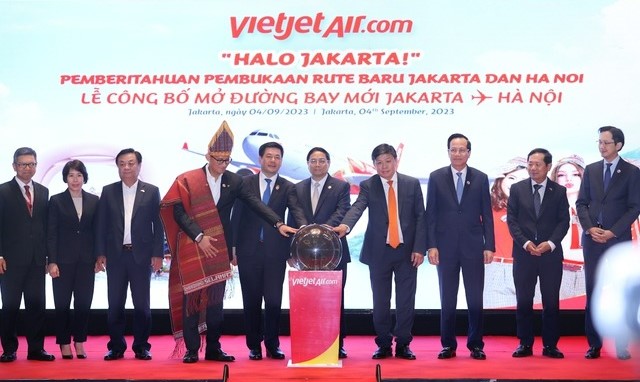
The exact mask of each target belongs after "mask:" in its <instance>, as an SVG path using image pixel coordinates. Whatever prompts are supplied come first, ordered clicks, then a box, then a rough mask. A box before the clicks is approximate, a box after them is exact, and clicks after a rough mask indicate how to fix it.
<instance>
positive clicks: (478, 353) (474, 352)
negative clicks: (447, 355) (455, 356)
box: [471, 347, 487, 360]
mask: <svg viewBox="0 0 640 382" xmlns="http://www.w3.org/2000/svg"><path fill="white" fill-rule="evenodd" d="M471 358H473V359H478V360H483V359H487V355H486V354H485V353H484V350H482V349H480V348H479V347H475V348H473V349H471Z"/></svg>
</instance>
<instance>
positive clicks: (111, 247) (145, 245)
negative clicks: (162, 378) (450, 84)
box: [96, 181, 164, 353]
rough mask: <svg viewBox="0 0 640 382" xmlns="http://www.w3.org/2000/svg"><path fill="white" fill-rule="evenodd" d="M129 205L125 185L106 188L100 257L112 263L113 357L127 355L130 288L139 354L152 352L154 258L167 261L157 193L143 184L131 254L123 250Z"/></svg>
mask: <svg viewBox="0 0 640 382" xmlns="http://www.w3.org/2000/svg"><path fill="white" fill-rule="evenodd" d="M124 218H125V216H124V199H123V196H122V182H116V183H112V184H110V185H107V186H104V188H103V189H102V194H101V197H100V202H99V203H98V234H97V236H96V243H97V255H98V256H106V258H107V288H108V300H109V309H108V312H107V324H108V327H109V337H110V340H109V343H108V344H107V348H108V349H109V350H112V351H113V352H117V353H119V352H124V351H125V350H126V348H127V343H126V341H125V338H124V330H125V323H126V322H125V321H126V320H125V303H126V300H127V287H128V286H129V287H130V288H131V299H132V301H133V305H134V320H133V345H132V349H133V351H134V352H141V351H143V350H149V349H151V345H150V344H149V342H148V340H149V335H150V334H151V309H150V287H151V273H152V270H151V258H152V257H159V258H162V257H163V256H164V251H163V244H164V228H163V226H162V222H161V221H160V192H159V191H158V187H156V186H154V185H152V184H149V183H145V182H143V181H138V187H137V191H136V196H135V200H134V204H133V212H132V216H131V244H132V250H131V251H129V250H125V249H124V248H123V240H124Z"/></svg>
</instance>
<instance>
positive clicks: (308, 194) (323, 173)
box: [288, 147, 351, 358]
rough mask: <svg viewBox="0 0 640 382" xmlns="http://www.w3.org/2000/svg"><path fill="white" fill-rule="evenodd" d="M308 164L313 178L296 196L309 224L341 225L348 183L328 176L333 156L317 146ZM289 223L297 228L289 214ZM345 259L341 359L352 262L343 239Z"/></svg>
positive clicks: (344, 354) (301, 184)
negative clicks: (348, 275) (349, 270)
mask: <svg viewBox="0 0 640 382" xmlns="http://www.w3.org/2000/svg"><path fill="white" fill-rule="evenodd" d="M307 165H308V166H309V173H311V177H310V178H307V179H305V180H303V181H301V182H299V183H298V184H296V195H297V197H298V202H299V203H300V205H301V206H302V210H303V211H304V215H305V217H306V219H307V222H308V223H309V224H314V223H315V224H326V225H328V226H331V227H333V226H336V225H338V224H340V222H341V221H342V219H343V218H344V215H345V214H346V213H347V211H348V210H349V207H350V206H351V193H350V192H349V188H350V186H349V183H347V182H345V181H343V180H340V179H336V178H334V177H332V176H331V175H329V166H330V165H331V157H330V155H329V152H327V150H325V149H323V148H322V147H314V148H312V149H311V150H309V153H308V154H307ZM288 223H289V224H291V225H292V226H294V227H297V225H296V221H295V217H294V216H293V215H292V214H289V220H288ZM341 242H342V258H341V259H340V263H339V264H338V267H337V268H336V270H337V271H338V270H340V271H342V305H341V306H340V348H339V350H338V357H339V358H347V351H346V350H345V348H344V337H345V336H346V332H347V330H346V326H345V321H344V287H345V285H346V283H347V263H349V262H351V256H350V254H349V245H348V244H347V238H346V237H343V238H342V239H341Z"/></svg>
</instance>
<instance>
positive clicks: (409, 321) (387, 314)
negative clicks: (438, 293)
mask: <svg viewBox="0 0 640 382" xmlns="http://www.w3.org/2000/svg"><path fill="white" fill-rule="evenodd" d="M397 176H398V183H397V190H398V191H397V199H398V214H399V216H400V229H401V230H402V235H403V238H404V242H403V244H402V245H401V246H399V247H398V248H395V249H394V248H392V247H390V246H388V245H387V244H386V243H387V232H388V230H389V215H388V212H387V198H386V195H385V191H384V188H383V185H382V179H381V178H380V176H379V175H374V176H372V177H371V178H369V179H367V180H365V181H363V182H361V183H360V193H359V195H358V198H357V199H356V201H355V202H354V203H353V205H352V206H351V209H349V211H348V212H347V214H346V215H345V217H344V219H343V220H342V224H346V225H347V226H349V228H351V229H353V227H354V225H355V224H356V222H357V221H358V219H360V217H361V216H362V214H363V212H364V211H365V209H368V210H369V221H368V223H367V230H366V232H365V236H364V242H363V244H362V251H361V253H360V261H361V262H363V263H364V264H367V265H368V266H369V277H370V280H371V291H372V294H373V326H374V328H375V331H376V344H377V345H378V346H380V347H390V346H391V342H392V340H393V335H395V337H396V345H397V346H406V345H409V343H411V340H412V339H413V337H412V336H411V328H412V327H413V319H414V311H415V298H416V279H417V268H416V267H414V266H413V264H412V263H411V254H412V253H413V252H417V253H420V254H424V253H425V251H426V234H427V230H426V228H425V226H424V202H423V200H424V199H423V195H422V189H421V188H420V182H419V181H418V179H416V178H413V177H410V176H407V175H403V174H397ZM394 276H395V285H396V325H395V329H393V330H392V320H391V302H390V300H391V290H392V279H393V278H394Z"/></svg>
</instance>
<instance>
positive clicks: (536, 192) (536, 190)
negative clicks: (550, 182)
mask: <svg viewBox="0 0 640 382" xmlns="http://www.w3.org/2000/svg"><path fill="white" fill-rule="evenodd" d="M540 188H542V185H541V184H534V185H533V209H534V210H535V211H536V217H538V216H540V204H541V201H540Z"/></svg>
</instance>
